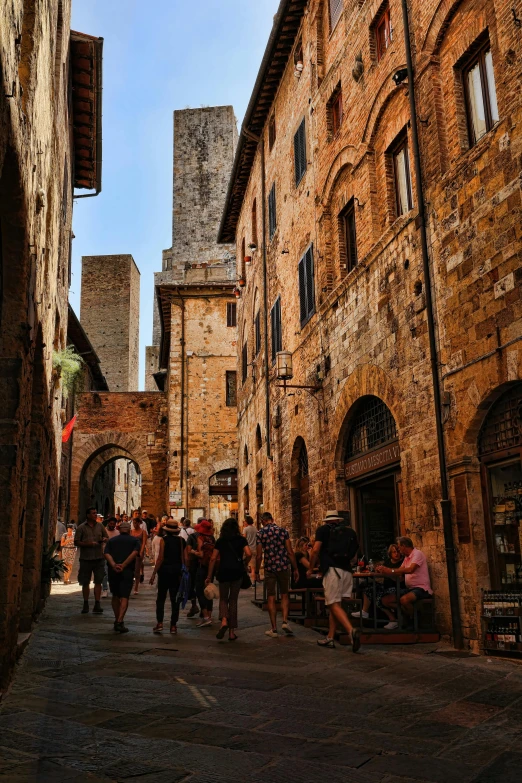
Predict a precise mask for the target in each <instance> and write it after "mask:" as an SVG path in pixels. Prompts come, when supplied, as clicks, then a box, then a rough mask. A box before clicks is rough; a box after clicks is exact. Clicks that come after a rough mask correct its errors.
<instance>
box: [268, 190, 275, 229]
mask: <svg viewBox="0 0 522 783" xmlns="http://www.w3.org/2000/svg"><path fill="white" fill-rule="evenodd" d="M276 227H277V215H276V191H275V182H274V184H273V185H272V187H271V188H270V193H269V194H268V231H269V235H270V239H272V237H273V236H274V234H275V230H276Z"/></svg>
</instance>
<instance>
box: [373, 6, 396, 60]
mask: <svg viewBox="0 0 522 783" xmlns="http://www.w3.org/2000/svg"><path fill="white" fill-rule="evenodd" d="M392 41H393V29H392V26H391V22H390V6H389V5H386V8H385V9H384V10H383V11H382V13H381V15H380V16H379V18H378V20H377V22H376V24H375V43H376V47H377V60H380V59H381V58H382V57H383V56H384V53H385V51H386V49H387V48H388V46H389V45H390V44H391V42H392Z"/></svg>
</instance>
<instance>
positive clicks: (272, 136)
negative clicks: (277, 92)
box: [268, 114, 276, 149]
mask: <svg viewBox="0 0 522 783" xmlns="http://www.w3.org/2000/svg"><path fill="white" fill-rule="evenodd" d="M275 140H276V122H275V114H272V116H271V117H270V122H269V123H268V146H269V148H270V149H272V147H273V146H274V144H275Z"/></svg>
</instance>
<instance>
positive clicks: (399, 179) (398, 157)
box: [393, 134, 413, 217]
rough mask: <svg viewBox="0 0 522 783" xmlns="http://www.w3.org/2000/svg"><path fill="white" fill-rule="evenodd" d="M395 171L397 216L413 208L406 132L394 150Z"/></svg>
mask: <svg viewBox="0 0 522 783" xmlns="http://www.w3.org/2000/svg"><path fill="white" fill-rule="evenodd" d="M393 173H394V177H395V209H396V213H397V217H400V216H401V215H405V214H406V212H409V211H410V209H412V208H413V198H412V194H411V176H410V158H409V155H408V136H407V135H406V134H404V135H403V136H402V137H401V139H400V141H399V143H398V145H397V146H396V147H395V150H394V152H393Z"/></svg>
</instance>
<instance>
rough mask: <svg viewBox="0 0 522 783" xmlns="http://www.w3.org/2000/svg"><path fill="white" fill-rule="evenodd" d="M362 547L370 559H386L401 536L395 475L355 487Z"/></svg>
mask: <svg viewBox="0 0 522 783" xmlns="http://www.w3.org/2000/svg"><path fill="white" fill-rule="evenodd" d="M355 494H356V505H357V512H358V513H357V517H358V529H359V531H360V546H361V549H362V550H363V552H364V554H365V556H366V558H367V559H368V560H370V559H372V560H373V561H374V562H376V561H380V560H384V558H385V556H386V551H387V549H388V547H389V545H390V544H392V543H393V542H394V541H395V539H396V538H397V536H398V535H399V533H400V530H399V525H398V513H397V512H398V509H397V497H396V495H397V493H396V474H395V473H392V474H388V475H386V476H382V477H379V478H375V479H373V481H368V482H365V483H364V484H361V485H360V486H358V487H356V488H355Z"/></svg>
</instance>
